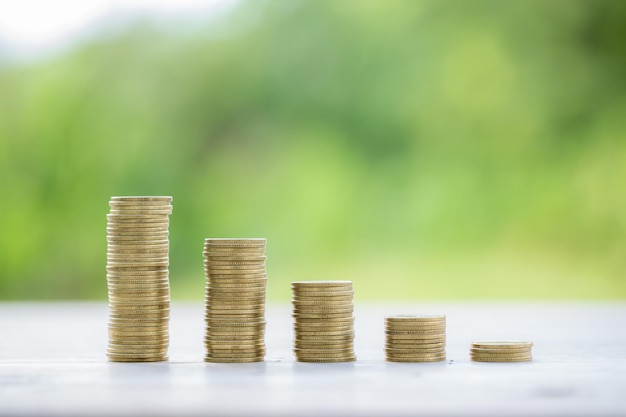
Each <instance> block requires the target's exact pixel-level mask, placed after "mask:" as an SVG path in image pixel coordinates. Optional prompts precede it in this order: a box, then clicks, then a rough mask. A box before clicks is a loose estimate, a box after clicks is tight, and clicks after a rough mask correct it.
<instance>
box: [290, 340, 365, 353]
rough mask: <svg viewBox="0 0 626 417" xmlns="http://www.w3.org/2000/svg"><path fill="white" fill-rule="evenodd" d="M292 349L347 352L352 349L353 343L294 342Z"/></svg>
mask: <svg viewBox="0 0 626 417" xmlns="http://www.w3.org/2000/svg"><path fill="white" fill-rule="evenodd" d="M294 348H296V349H303V350H321V351H327V350H347V349H353V348H354V343H352V342H341V343H313V342H294Z"/></svg>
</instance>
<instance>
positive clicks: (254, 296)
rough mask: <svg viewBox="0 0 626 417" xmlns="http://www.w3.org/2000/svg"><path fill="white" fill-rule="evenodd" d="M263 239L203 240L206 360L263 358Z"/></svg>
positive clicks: (231, 360) (254, 360)
mask: <svg viewBox="0 0 626 417" xmlns="http://www.w3.org/2000/svg"><path fill="white" fill-rule="evenodd" d="M265 245H266V240H265V239H206V240H205V242H204V252H203V255H204V272H205V277H206V292H205V316H204V318H205V322H206V331H205V337H204V346H205V357H204V360H205V361H207V362H225V363H228V362H261V361H263V359H264V358H265V292H266V288H267V274H266V270H265V259H266V258H265Z"/></svg>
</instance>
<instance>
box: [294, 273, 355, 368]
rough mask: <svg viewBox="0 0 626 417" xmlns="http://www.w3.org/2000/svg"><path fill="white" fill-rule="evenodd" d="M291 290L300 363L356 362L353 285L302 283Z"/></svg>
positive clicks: (329, 282)
mask: <svg viewBox="0 0 626 417" xmlns="http://www.w3.org/2000/svg"><path fill="white" fill-rule="evenodd" d="M291 289H292V291H293V317H294V319H295V324H294V326H295V328H294V330H295V341H294V353H295V355H296V358H297V360H298V361H300V362H351V361H355V360H356V356H355V355H354V307H353V297H354V291H353V289H352V281H300V282H293V283H292V284H291Z"/></svg>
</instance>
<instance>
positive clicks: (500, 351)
mask: <svg viewBox="0 0 626 417" xmlns="http://www.w3.org/2000/svg"><path fill="white" fill-rule="evenodd" d="M470 352H471V353H475V354H477V355H480V354H496V355H515V354H527V353H531V352H532V349H531V348H526V347H524V348H507V349H501V348H494V349H491V348H471V349H470Z"/></svg>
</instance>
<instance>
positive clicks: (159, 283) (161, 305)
mask: <svg viewBox="0 0 626 417" xmlns="http://www.w3.org/2000/svg"><path fill="white" fill-rule="evenodd" d="M109 205H110V206H111V211H110V213H109V214H108V215H107V286H108V290H109V347H108V350H107V355H108V357H109V360H111V361H114V362H154V361H164V360H167V349H168V346H169V312H170V287H169V276H168V275H169V274H168V265H169V237H168V236H169V215H170V214H171V213H172V197H112V198H111V201H110V203H109Z"/></svg>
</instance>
